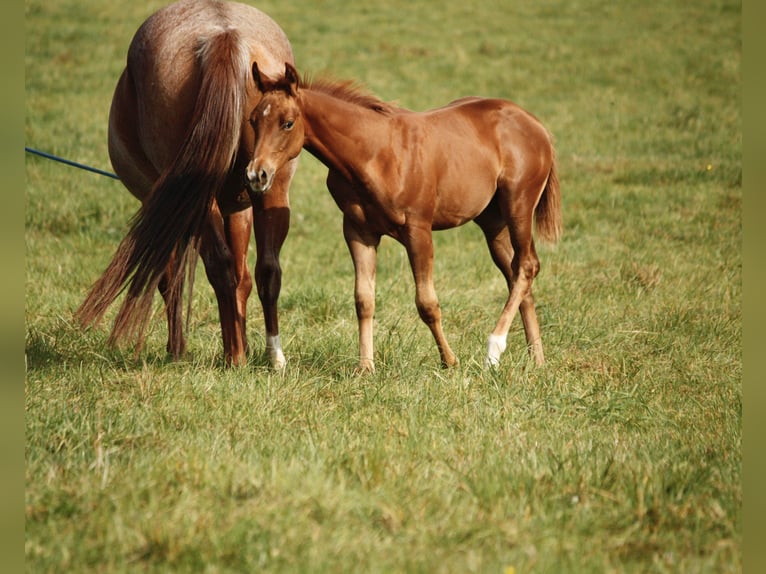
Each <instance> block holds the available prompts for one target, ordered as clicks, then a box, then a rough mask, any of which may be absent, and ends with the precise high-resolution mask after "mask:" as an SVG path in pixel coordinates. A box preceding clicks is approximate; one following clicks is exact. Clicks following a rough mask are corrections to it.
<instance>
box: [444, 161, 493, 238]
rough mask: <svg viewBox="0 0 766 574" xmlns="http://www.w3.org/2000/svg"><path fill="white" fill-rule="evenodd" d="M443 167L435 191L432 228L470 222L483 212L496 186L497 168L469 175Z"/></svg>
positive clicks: (485, 169) (483, 169) (455, 225)
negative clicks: (442, 173)
mask: <svg viewBox="0 0 766 574" xmlns="http://www.w3.org/2000/svg"><path fill="white" fill-rule="evenodd" d="M454 171H455V170H450V169H448V170H446V173H445V176H446V177H442V178H441V181H440V184H439V187H438V189H437V192H436V206H435V209H434V215H433V229H434V230H439V229H450V228H452V227H458V226H460V225H463V224H465V223H468V222H469V221H473V220H474V219H475V218H476V217H478V215H479V214H480V213H481V212H482V211H484V209H485V208H486V207H487V205H488V204H489V202H490V201H491V200H492V197H493V196H494V195H495V190H496V188H497V171H496V170H494V169H491V168H489V167H481V168H478V169H475V171H474V170H472V171H471V172H470V174H469V175H464V173H466V172H463V173H461V174H458V173H454Z"/></svg>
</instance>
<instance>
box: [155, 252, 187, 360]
mask: <svg viewBox="0 0 766 574" xmlns="http://www.w3.org/2000/svg"><path fill="white" fill-rule="evenodd" d="M174 259H175V258H174ZM174 259H172V260H171V262H170V265H169V266H168V270H167V271H166V272H165V274H164V275H163V277H162V279H160V283H159V285H158V290H159V292H160V295H162V299H163V300H164V301H165V316H166V318H167V323H168V342H167V345H166V349H167V353H168V355H170V357H171V358H172V359H173V360H174V361H178V360H179V359H181V358H182V357H183V355H184V354H185V353H186V338H185V336H184V329H183V317H182V309H181V308H182V303H183V285H180V286H179V287H180V289H181V291H180V292H179V293H178V295H177V296H176V297H172V296H171V294H170V291H169V278H170V274H171V271H170V268H171V266H172V265H173V264H174Z"/></svg>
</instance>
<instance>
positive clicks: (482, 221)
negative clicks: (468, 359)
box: [476, 211, 544, 366]
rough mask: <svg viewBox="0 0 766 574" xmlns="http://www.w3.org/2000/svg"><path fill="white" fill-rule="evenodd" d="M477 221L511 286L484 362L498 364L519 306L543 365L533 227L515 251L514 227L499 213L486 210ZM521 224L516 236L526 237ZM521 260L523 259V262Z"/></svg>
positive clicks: (533, 349)
mask: <svg viewBox="0 0 766 574" xmlns="http://www.w3.org/2000/svg"><path fill="white" fill-rule="evenodd" d="M476 223H477V224H478V225H479V226H480V227H481V229H482V231H483V232H484V236H485V238H486V241H487V246H488V247H489V252H490V255H491V256H492V261H493V262H494V263H495V265H496V266H497V268H498V269H500V271H501V272H502V274H503V276H504V277H505V280H506V284H507V286H508V300H507V301H506V304H505V307H504V309H503V313H502V314H501V316H500V319H499V321H498V323H497V325H496V326H495V329H494V330H493V331H492V333H491V334H490V336H489V338H488V341H487V356H486V358H485V360H484V364H485V365H486V366H495V365H497V364H498V363H499V362H500V356H501V355H502V353H503V352H504V351H505V348H506V345H507V338H508V331H509V330H510V326H511V323H512V321H513V317H514V316H515V314H516V309H518V310H519V311H520V314H521V320H522V323H523V324H524V334H525V336H526V341H527V347H528V350H529V353H530V355H532V357H533V358H534V360H535V363H537V364H538V365H542V364H543V362H544V356H543V345H542V339H541V336H540V325H539V323H538V320H537V313H536V311H535V303H534V296H533V294H532V280H533V279H534V277H535V275H537V271H538V270H539V262H538V260H537V255H536V253H535V250H534V243H533V242H532V239H531V229H530V231H529V235H528V237H529V242H528V244H525V243H524V242H518V241H517V243H518V244H519V245H518V246H517V250H516V251H514V248H513V246H512V242H511V231H510V229H511V228H510V227H509V226H508V225H506V224H505V222H504V221H503V219H502V218H501V217H500V215H499V213H497V212H492V211H487V212H485V213H483V214H482V216H480V217H479V218H477V219H476ZM521 227H522V229H521V230H519V228H518V226H517V227H516V228H515V229H516V233H517V235H521V236H522V237H523V236H524V232H523V228H524V226H523V225H522V226H521ZM522 261H524V263H523V264H522ZM517 278H520V279H521V281H518V280H517ZM525 285H526V287H525Z"/></svg>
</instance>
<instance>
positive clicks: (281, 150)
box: [247, 63, 304, 193]
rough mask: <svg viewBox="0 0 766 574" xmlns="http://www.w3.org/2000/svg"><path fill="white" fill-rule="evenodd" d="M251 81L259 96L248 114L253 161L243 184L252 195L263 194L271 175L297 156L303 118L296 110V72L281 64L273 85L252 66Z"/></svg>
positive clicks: (299, 111) (272, 179)
mask: <svg viewBox="0 0 766 574" xmlns="http://www.w3.org/2000/svg"><path fill="white" fill-rule="evenodd" d="M253 79H254V80H255V84H256V86H258V89H259V90H260V91H261V93H262V94H263V97H262V98H261V101H260V102H258V105H257V106H256V107H255V109H254V110H253V112H252V114H250V125H251V126H252V128H253V132H254V134H255V144H254V147H253V157H252V159H251V160H250V163H249V164H248V166H247V182H248V185H249V186H250V189H251V190H253V191H254V192H262V193H263V192H267V191H268V190H269V188H271V184H272V183H273V182H274V174H275V173H276V172H277V171H278V170H279V169H280V168H281V167H282V166H284V165H285V164H286V163H287V162H288V161H290V160H291V159H293V158H295V157H297V156H298V154H299V153H300V152H301V148H302V147H303V138H304V125H303V116H302V114H301V110H300V108H299V106H298V89H299V88H298V84H299V80H298V72H297V71H296V70H295V68H294V67H293V66H292V65H291V64H285V75H284V77H283V78H280V79H278V80H276V81H273V80H269V79H267V78H264V77H263V76H261V74H260V72H259V71H258V64H257V63H253Z"/></svg>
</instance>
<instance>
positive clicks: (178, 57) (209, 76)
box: [76, 0, 296, 368]
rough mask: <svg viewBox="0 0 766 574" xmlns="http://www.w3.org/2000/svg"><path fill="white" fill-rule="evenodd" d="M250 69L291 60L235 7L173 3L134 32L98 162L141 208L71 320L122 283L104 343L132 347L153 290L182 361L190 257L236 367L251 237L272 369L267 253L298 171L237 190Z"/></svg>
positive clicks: (210, 1) (245, 142) (247, 145)
mask: <svg viewBox="0 0 766 574" xmlns="http://www.w3.org/2000/svg"><path fill="white" fill-rule="evenodd" d="M256 61H257V62H258V66H259V67H260V68H261V69H263V70H268V71H269V72H270V73H273V74H278V73H281V71H282V69H283V67H284V62H292V61H293V53H292V48H291V46H290V43H289V41H288V39H287V37H286V36H285V34H284V32H283V31H282V29H281V28H280V27H279V26H278V25H277V24H276V23H275V22H274V21H273V20H272V19H271V18H270V17H269V16H267V15H266V14H264V13H263V12H261V11H259V10H257V9H255V8H253V7H251V6H246V5H244V4H238V3H233V2H220V1H215V0H182V1H180V2H177V3H175V4H172V5H170V6H168V7H165V8H163V9H161V10H159V11H158V12H156V13H155V14H153V15H152V16H150V17H149V18H148V19H147V20H146V21H145V22H144V23H143V24H142V25H141V27H140V28H139V29H138V31H137V32H136V34H135V36H134V37H133V40H132V42H131V44H130V48H129V50H128V58H127V66H126V68H125V70H124V72H123V73H122V76H121V77H120V79H119V81H118V83H117V87H116V89H115V92H114V98H113V100H112V106H111V111H110V114H109V155H110V159H111V162H112V165H113V167H114V169H115V171H116V172H117V174H118V175H119V176H120V179H121V180H122V182H123V183H124V184H125V186H126V187H127V188H128V190H129V191H130V192H131V193H132V194H133V195H134V196H136V197H137V198H138V199H139V200H141V203H142V205H141V208H140V210H139V211H138V213H137V214H136V216H135V217H134V219H133V220H132V223H131V226H130V229H129V232H128V234H127V236H126V237H125V239H124V240H123V241H122V243H121V244H120V246H119V248H118V249H117V252H116V253H115V255H114V257H113V259H112V261H111V263H110V265H109V266H108V268H107V269H106V271H105V272H104V274H103V275H102V276H101V277H100V279H98V281H97V282H96V283H95V284H94V286H93V287H92V288H91V290H90V292H89V293H88V295H87V297H86V299H85V301H84V302H83V303H82V305H81V306H80V308H79V309H78V310H77V312H76V316H77V317H78V318H79V320H80V321H81V323H82V324H84V325H90V324H95V323H97V322H98V321H99V320H100V319H101V318H102V317H103V315H104V314H105V312H106V310H107V308H108V307H109V306H110V305H111V303H112V302H114V300H115V299H116V298H117V297H118V296H119V295H120V293H121V292H122V291H123V290H124V289H125V288H126V287H127V293H126V296H125V300H124V302H123V304H122V306H121V308H120V309H119V312H118V313H117V316H116V318H115V321H114V325H113V328H112V332H111V335H110V342H112V343H113V342H115V341H116V340H118V339H120V338H128V337H136V338H137V342H138V347H140V346H141V344H142V342H143V338H144V331H145V327H146V324H147V321H148V318H149V316H150V314H151V313H150V311H151V303H152V298H153V294H154V292H155V290H156V289H159V291H160V293H161V294H162V296H163V298H164V300H165V307H166V313H167V322H168V343H167V350H168V352H169V353H170V355H171V356H172V357H173V358H179V357H180V356H182V355H183V354H184V352H185V346H186V341H185V336H184V325H183V321H182V304H183V289H184V283H185V281H187V279H188V282H189V284H190V291H191V284H192V283H193V278H194V275H193V270H194V267H195V264H196V255H197V253H199V254H200V255H201V256H202V259H203V262H204V265H205V270H206V274H207V276H208V279H209V281H210V283H211V285H212V286H213V289H214V291H215V294H216V298H217V302H218V309H219V316H220V321H221V333H222V336H223V348H224V357H225V360H226V363H227V364H234V365H240V364H243V363H244V362H245V361H246V352H247V340H246V331H245V319H246V308H245V307H246V304H247V299H248V297H249V295H250V292H251V289H252V278H251V275H250V272H249V270H248V266H247V249H248V244H249V240H250V233H251V232H252V230H253V229H254V230H255V239H256V249H257V260H256V265H255V281H256V285H257V288H258V295H259V297H260V299H261V303H262V305H263V312H264V318H265V326H266V349H267V353H268V354H269V358H270V361H271V363H272V365H273V366H275V367H277V368H280V367H282V366H284V364H285V358H284V354H283V352H282V348H281V346H280V342H279V327H278V321H277V299H278V297H279V291H280V283H281V270H280V265H279V251H280V248H281V246H282V243H283V241H284V239H285V237H286V235H287V231H288V226H289V213H290V211H289V204H288V197H287V195H288V188H289V184H290V180H291V178H292V176H293V173H294V171H295V164H296V162H294V161H291V162H288V163H287V164H286V165H285V166H284V167H282V168H281V169H280V170H279V173H277V174H276V175H275V177H274V185H273V186H272V187H271V189H270V191H269V193H262V192H260V191H256V190H254V189H253V188H251V187H249V186H247V185H246V181H245V167H246V165H247V163H248V161H249V160H250V157H251V156H252V153H253V134H252V130H251V129H249V127H248V121H249V115H250V111H251V110H252V109H253V107H255V106H256V104H257V103H258V101H259V99H260V97H261V94H260V92H259V91H258V89H257V86H256V85H255V83H254V81H253V77H252V73H251V70H252V65H253V63H254V62H256ZM189 300H190V301H191V295H190V294H189ZM187 319H188V317H187Z"/></svg>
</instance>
